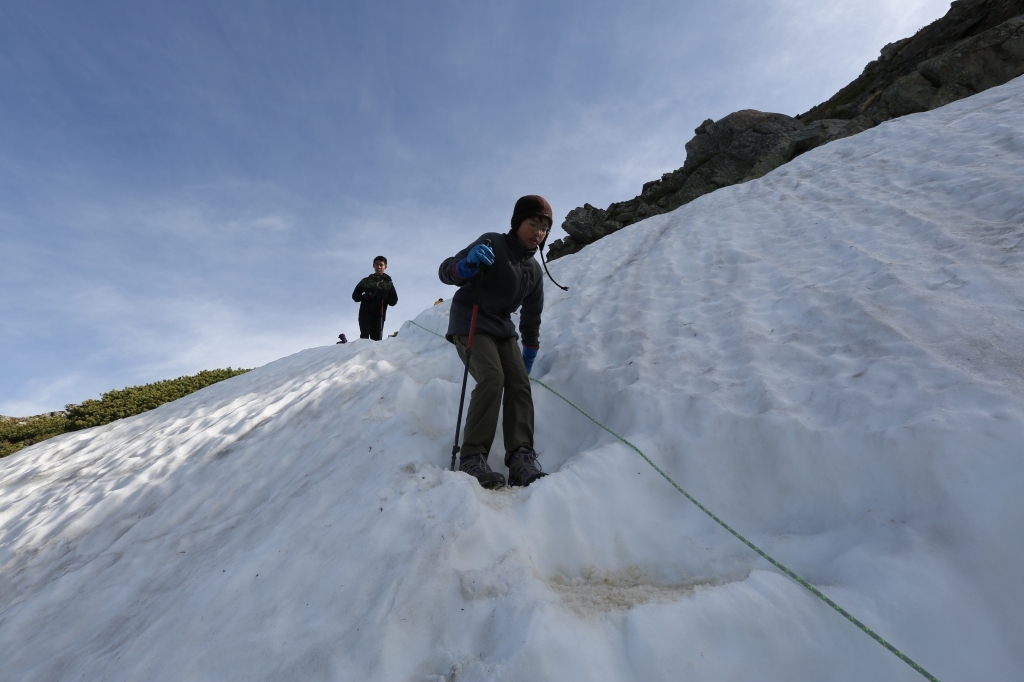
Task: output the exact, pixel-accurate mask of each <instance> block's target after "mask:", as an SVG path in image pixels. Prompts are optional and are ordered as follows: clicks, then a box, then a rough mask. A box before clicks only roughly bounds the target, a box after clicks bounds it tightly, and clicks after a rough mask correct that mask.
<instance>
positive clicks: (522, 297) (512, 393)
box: [438, 195, 552, 488]
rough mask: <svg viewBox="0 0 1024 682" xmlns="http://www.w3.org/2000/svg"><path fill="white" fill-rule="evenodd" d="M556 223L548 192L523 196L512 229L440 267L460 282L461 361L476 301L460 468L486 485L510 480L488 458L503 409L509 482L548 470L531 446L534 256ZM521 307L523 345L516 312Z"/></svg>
mask: <svg viewBox="0 0 1024 682" xmlns="http://www.w3.org/2000/svg"><path fill="white" fill-rule="evenodd" d="M551 224H552V213H551V206H550V205H549V204H548V202H547V201H546V200H545V199H544V198H543V197H540V196H536V195H529V196H525V197H522V198H521V199H519V201H517V202H516V205H515V209H514V210H513V212H512V229H511V230H509V231H508V232H507V233H505V234H501V233H498V232H489V233H487V234H484V235H481V236H480V238H478V239H477V240H476V241H474V242H473V243H472V244H470V245H469V246H467V247H466V248H464V249H463V250H462V251H459V253H457V254H456V255H455V256H453V257H451V258H447V259H445V261H444V262H443V263H441V267H440V269H439V271H438V276H439V277H440V279H441V281H442V282H444V283H445V284H454V285H456V286H458V287H459V290H458V291H457V292H455V296H454V297H453V298H452V304H451V313H450V316H449V321H448V333H447V335H446V338H447V339H448V340H449V341H450V342H451V343H454V344H455V347H456V349H457V350H458V353H459V357H460V358H462V361H463V363H465V362H466V356H467V353H466V350H467V345H468V343H469V335H470V327H471V325H472V324H473V322H474V320H473V317H474V315H473V308H474V304H478V310H477V313H476V316H475V318H476V319H475V328H474V337H473V345H472V353H471V361H470V362H469V364H468V369H469V373H470V374H472V375H473V379H475V380H476V388H474V389H473V394H472V396H471V398H470V402H469V412H468V414H467V415H466V433H465V438H464V439H463V444H462V448H461V450H460V451H459V455H460V457H459V470H460V471H464V472H466V473H467V474H469V475H471V476H474V477H476V479H477V480H478V481H480V485H482V486H483V487H484V488H501V487H503V486H504V485H505V477H504V476H502V475H501V474H500V473H498V472H495V471H491V469H490V467H489V466H488V465H487V456H488V455H489V454H490V451H491V443H492V442H493V441H494V434H495V432H496V431H497V428H498V413H499V411H501V409H502V408H504V416H503V419H502V423H501V428H502V432H503V433H504V436H505V443H504V446H505V465H506V466H507V467H508V484H509V485H514V486H527V485H530V484H531V483H532V482H534V481H535V480H537V479H538V478H540V477H541V476H544V475H545V474H544V473H543V472H542V471H541V467H540V464H539V463H538V462H537V453H536V452H535V451H534V449H533V394H532V393H531V391H530V379H529V377H528V375H529V373H530V370H531V368H532V367H533V361H534V359H535V358H536V357H537V350H538V348H539V346H540V317H541V311H542V310H543V309H544V286H543V282H542V281H541V269H540V266H539V265H538V264H537V261H536V260H535V259H534V255H535V254H536V253H537V250H538V249H539V248H543V246H544V242H545V240H546V239H547V236H548V233H549V232H550V230H551ZM520 307H522V310H521V312H520V317H519V333H520V334H521V335H522V342H523V348H522V351H520V349H519V344H518V343H517V341H518V336H517V335H516V331H515V326H514V325H513V323H512V319H511V314H512V313H513V312H515V311H516V310H517V309H519V308H520ZM453 461H454V454H453Z"/></svg>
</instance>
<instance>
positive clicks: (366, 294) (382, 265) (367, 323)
mask: <svg viewBox="0 0 1024 682" xmlns="http://www.w3.org/2000/svg"><path fill="white" fill-rule="evenodd" d="M387 268H388V259H387V258H385V257H384V256H377V257H376V258H374V259H373V274H371V275H367V276H366V277H364V278H362V279H361V280H359V284H357V285H356V288H355V290H354V291H353V292H352V300H353V301H355V302H356V303H358V304H359V338H361V339H373V340H374V341H380V339H381V337H382V336H383V335H384V320H385V319H386V318H387V307H388V306H389V305H390V306H394V305H396V304H397V303H398V292H397V291H395V285H394V283H393V282H392V281H391V277H390V276H388V275H385V274H384V271H385V270H387Z"/></svg>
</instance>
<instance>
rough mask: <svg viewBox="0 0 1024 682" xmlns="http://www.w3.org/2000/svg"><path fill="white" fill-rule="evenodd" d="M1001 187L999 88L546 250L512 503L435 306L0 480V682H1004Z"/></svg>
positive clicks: (1009, 285) (1015, 138)
mask: <svg viewBox="0 0 1024 682" xmlns="http://www.w3.org/2000/svg"><path fill="white" fill-rule="evenodd" d="M1022 177H1024V78H1017V79H1015V80H1012V81H1010V82H1009V83H1006V84H1004V85H1001V86H997V87H994V88H991V89H988V90H986V91H985V92H982V93H980V94H977V95H974V96H971V97H967V98H964V99H960V100H959V101H956V102H953V103H951V104H947V105H946V106H943V107H940V108H936V109H933V110H931V111H927V112H923V113H916V114H909V115H907V116H903V117H901V118H898V119H894V120H891V121H887V122H883V123H881V124H880V125H878V126H876V127H873V128H871V129H870V130H867V131H864V132H862V133H860V134H857V135H854V136H850V137H846V138H844V139H839V140H835V141H833V142H832V143H830V144H828V145H824V146H821V147H818V148H815V149H812V150H810V151H808V152H806V153H804V154H802V155H801V156H799V157H797V158H796V159H794V160H793V161H790V162H789V163H787V164H786V165H784V166H781V167H779V168H777V169H775V170H773V171H771V172H768V173H767V174H765V175H763V176H762V177H760V178H757V179H754V180H751V181H750V182H746V183H744V184H739V185H734V186H730V187H725V188H723V189H720V190H718V191H715V192H713V193H710V194H706V195H704V196H701V197H699V198H697V199H695V200H694V201H691V202H689V203H687V204H685V205H684V206H682V207H680V208H678V209H676V210H674V211H671V212H667V213H664V214H661V215H656V216H653V217H650V218H648V219H646V220H643V221H641V222H638V223H636V224H634V225H632V226H631V227H630V229H628V230H621V231H618V232H616V233H614V234H611V235H608V236H607V237H605V238H603V239H601V240H599V241H596V242H594V243H592V244H591V245H590V246H588V247H587V248H586V249H585V250H583V251H581V252H579V253H578V254H576V255H574V256H573V257H572V258H564V259H561V260H558V261H555V262H554V263H553V264H552V267H551V270H552V275H553V276H554V277H555V278H556V279H557V280H558V281H563V282H566V283H568V284H569V285H570V290H569V291H568V292H566V291H563V290H561V289H559V288H557V287H555V286H554V285H553V284H551V283H550V282H549V281H547V280H544V282H545V284H544V285H543V286H544V315H543V320H542V323H541V325H540V328H539V335H538V340H537V345H536V347H537V348H538V351H537V353H536V357H535V359H533V358H531V360H533V364H532V368H531V371H530V375H529V377H530V380H531V382H532V383H531V385H532V391H533V401H534V403H535V433H534V438H533V443H534V448H535V450H536V454H537V455H538V456H539V457H540V459H541V461H543V463H544V472H545V473H547V476H545V477H543V478H540V479H538V480H534V481H533V482H532V483H531V484H530V485H529V486H528V487H527V486H506V487H504V488H501V489H496V490H488V489H485V488H483V487H482V486H481V485H480V483H479V482H478V480H477V479H476V478H474V477H473V476H471V475H468V474H467V473H465V472H462V471H450V470H449V466H450V457H451V447H452V436H453V433H454V431H455V417H456V412H457V409H458V401H459V395H460V390H461V382H462V377H463V373H464V371H465V370H464V368H463V366H462V364H461V362H460V360H459V357H458V355H457V353H456V352H454V351H453V349H452V346H451V344H450V343H449V342H448V341H447V340H445V339H444V338H442V337H443V336H444V335H445V333H446V332H447V331H448V325H449V306H450V302H445V303H442V304H440V305H435V306H432V307H431V308H429V309H427V310H425V311H424V312H422V313H421V314H420V315H419V316H417V317H416V319H414V320H410V321H407V322H406V323H405V324H403V325H402V327H401V329H400V333H399V334H398V336H397V337H396V338H384V339H383V340H382V341H379V342H376V341H372V340H368V339H367V340H363V339H360V340H356V341H352V342H350V343H347V344H337V345H331V346H327V347H322V348H312V349H309V350H306V351H303V352H300V353H297V354H295V355H292V356H290V357H286V358H283V359H281V360H278V361H276V362H272V363H270V364H268V365H266V366H263V367H260V368H257V369H254V370H252V371H250V372H247V373H245V374H243V375H241V376H236V377H233V378H230V379H227V380H225V381H221V382H218V383H216V384H214V385H211V386H208V387H206V388H204V389H202V390H200V391H197V392H195V393H192V394H191V395H188V396H186V397H184V398H181V399H179V400H176V401H174V402H171V403H168V404H165V405H162V406H161V407H160V408H159V409H155V410H151V411H148V412H145V413H143V414H139V415H137V416H134V417H130V418H127V419H120V420H118V421H114V422H112V423H110V424H107V425H105V426H99V427H95V428H90V429H85V430H81V431H75V432H72V433H65V434H63V435H60V436H57V437H55V438H52V439H50V440H47V441H45V442H43V443H39V444H37V445H34V446H32V447H29V448H26V449H24V450H22V451H21V452H18V453H15V454H13V455H11V456H9V457H7V458H4V459H3V460H0V490H2V491H3V493H2V495H0V575H2V576H3V580H0V651H2V652H3V655H2V656H0V679H5V680H7V679H10V680H38V681H43V680H71V679H75V680H78V679H86V680H98V679H103V680H222V679H225V680H226V679H232V680H277V679H301V680H424V681H433V682H441V681H452V680H458V681H460V682H462V681H469V680H473V681H483V680H506V681H519V680H522V681H524V682H525V681H531V682H533V681H535V680H593V681H595V682H597V681H602V682H603V681H607V680H626V681H629V680H636V681H640V680H644V681H647V680H680V679H693V680H769V681H771V680H778V681H783V680H785V681H787V682H788V681H792V680H825V679H827V680H842V681H849V682H862V681H863V680H897V681H899V680H902V681H906V682H909V681H911V680H921V679H925V678H928V679H941V680H1020V679H1024V647H1021V646H1020V643H1021V642H1020V639H1021V638H1020V633H1021V627H1022V625H1021V622H1022V621H1021V614H1022V613H1024V586H1022V582H1021V580H1020V566H1021V565H1024V544H1022V543H1021V542H1020V538H1021V537H1022V535H1024V460H1022V458H1021V456H1020V452H1021V443H1022V442H1024V360H1022V358H1024V192H1021V189H1020V187H1021V178H1022ZM491 229H495V230H498V231H501V230H504V229H507V228H505V227H504V226H494V227H493V228H491ZM473 237H475V235H471V236H469V237H468V238H467V239H466V240H464V242H463V243H461V244H455V245H453V247H454V248H453V249H452V252H453V253H455V251H456V250H457V249H459V248H462V247H463V246H465V243H467V242H468V241H469V239H472V238H473ZM513 319H514V318H513ZM531 340H532V339H531ZM563 398H564V399H563ZM570 403H572V404H570ZM573 405H575V406H577V407H578V408H579V409H580V410H582V411H583V412H585V413H586V415H584V414H583V413H582V412H580V411H578V410H577V409H576V408H575V407H573ZM494 440H495V442H496V443H498V444H501V443H502V437H501V435H500V434H499V435H498V436H496V437H495V439H494ZM627 443H628V444H627ZM492 454H493V453H492ZM500 454H501V453H498V456H492V457H491V462H492V465H493V467H494V469H495V471H496V472H497V473H500V474H502V476H504V477H505V478H506V479H508V477H509V472H508V470H507V469H505V468H504V467H503V462H502V457H501V456H500ZM666 478H670V479H671V480H672V481H673V482H674V484H675V485H673V484H671V483H669V482H668V481H667V480H666ZM676 486H678V487H676ZM680 491H684V492H685V494H680ZM698 504H699V505H700V506H698ZM711 515H714V517H715V518H717V519H718V520H719V521H720V522H721V523H719V522H717V521H716V520H715V519H713V518H712V517H711ZM725 526H728V527H729V528H730V529H732V530H733V531H734V532H735V533H736V534H737V535H741V536H742V537H743V538H744V539H745V540H746V541H747V542H749V545H748V544H745V543H744V542H741V541H740V540H739V539H738V538H737V537H736V535H734V534H732V533H730V532H729V531H728V530H727V529H726V528H725ZM751 546H756V547H757V548H758V549H759V550H760V551H762V552H763V553H764V555H765V556H769V557H771V558H772V560H773V561H774V563H773V562H772V561H767V560H766V559H765V558H764V557H762V556H761V555H759V554H758V553H757V552H755V551H754V550H753V549H752V548H751ZM783 565H784V566H785V567H786V569H787V570H788V571H789V573H787V572H786V571H784V570H782V569H780V568H779V566H783ZM791 574H792V575H791ZM793 576H798V577H799V579H800V580H803V581H804V582H805V583H806V585H805V584H802V583H801V582H799V581H798V580H796V579H794V577H793ZM808 587H809V588H811V589H813V590H815V591H817V592H818V594H815V593H814V592H812V591H811V589H808ZM819 595H820V596H819ZM825 599H827V600H830V601H831V602H833V603H834V604H835V605H836V608H833V607H832V606H830V605H829V604H828V603H826V602H825V601H824V600H825ZM837 608H841V609H843V610H845V612H846V613H848V614H849V615H850V618H855V619H856V620H857V621H859V622H860V623H861V624H863V625H864V627H865V628H869V629H870V630H871V631H872V633H874V637H872V636H869V635H867V634H866V633H865V632H864V631H863V630H862V629H860V628H859V627H857V626H856V625H855V624H854V623H852V622H851V621H850V620H849V619H848V618H847V617H844V615H843V614H842V613H840V612H839V611H838V610H837ZM883 643H885V644H886V645H888V646H889V647H890V648H888V649H887V648H886V647H885V646H883V645H882V644H883ZM894 653H898V654H899V655H894ZM901 656H902V657H903V658H901ZM908 661H909V662H912V663H913V665H911V664H908Z"/></svg>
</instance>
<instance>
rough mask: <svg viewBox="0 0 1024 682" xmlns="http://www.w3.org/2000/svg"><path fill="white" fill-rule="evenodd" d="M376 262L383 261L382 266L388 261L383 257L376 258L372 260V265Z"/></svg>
mask: <svg viewBox="0 0 1024 682" xmlns="http://www.w3.org/2000/svg"><path fill="white" fill-rule="evenodd" d="M377 261H384V265H387V264H388V259H387V258H385V257H384V256H377V257H376V258H374V259H373V262H374V263H376V262H377Z"/></svg>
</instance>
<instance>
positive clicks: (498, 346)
mask: <svg viewBox="0 0 1024 682" xmlns="http://www.w3.org/2000/svg"><path fill="white" fill-rule="evenodd" d="M468 340H469V337H468V336H456V337H455V347H456V348H457V349H458V351H459V357H460V358H462V362H463V363H465V362H466V342H467V341H468ZM469 373H470V374H472V375H473V378H474V379H475V380H476V388H474V389H473V394H472V396H471V397H470V400H469V411H468V412H467V413H466V430H465V434H466V435H465V438H464V439H463V441H462V451H461V455H462V456H463V457H468V456H470V455H478V454H483V455H484V456H487V454H488V453H490V451H491V443H493V442H494V434H495V432H496V431H497V430H498V413H499V412H501V410H502V408H504V414H503V418H502V420H501V430H502V432H503V434H504V436H505V459H506V462H505V464H506V465H507V464H508V461H507V460H508V456H509V455H510V454H511V453H513V452H515V451H516V450H518V449H519V448H520V447H522V446H524V445H525V446H527V447H529V448H531V449H532V448H533V393H532V392H531V391H530V377H529V376H527V374H526V366H525V365H524V364H523V353H522V351H521V350H520V349H519V343H518V342H517V340H516V339H515V338H514V337H513V338H509V339H500V340H495V339H494V338H492V337H490V336H488V335H486V334H477V335H476V336H474V337H473V357H472V358H470V363H469Z"/></svg>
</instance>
